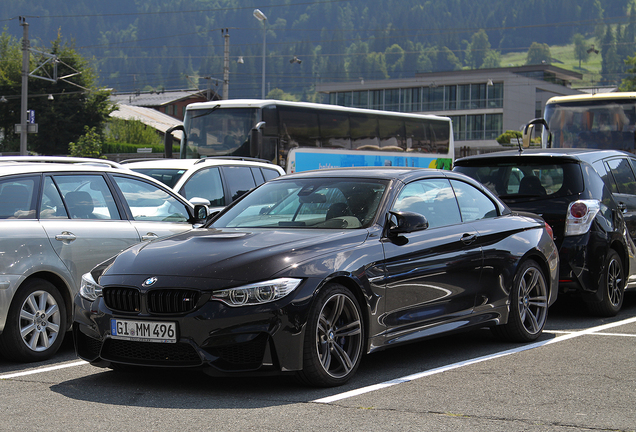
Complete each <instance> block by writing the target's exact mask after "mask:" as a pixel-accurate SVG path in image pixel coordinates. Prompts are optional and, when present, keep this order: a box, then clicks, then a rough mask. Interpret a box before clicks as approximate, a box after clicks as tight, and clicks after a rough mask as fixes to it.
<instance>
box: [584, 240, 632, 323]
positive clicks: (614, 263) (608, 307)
mask: <svg viewBox="0 0 636 432" xmlns="http://www.w3.org/2000/svg"><path fill="white" fill-rule="evenodd" d="M604 268H605V270H604V271H603V276H602V279H601V283H600V285H599V287H598V289H599V290H603V299H602V300H601V301H600V302H588V303H587V308H588V309H589V310H590V312H591V313H593V314H594V315H598V316H602V317H613V316H616V314H617V313H618V312H619V311H620V310H621V308H622V307H623V298H624V297H625V273H624V272H623V263H622V262H621V258H620V256H618V253H616V251H615V250H613V249H610V251H609V252H608V254H607V258H606V259H605V267H604Z"/></svg>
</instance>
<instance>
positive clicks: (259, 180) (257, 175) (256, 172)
mask: <svg viewBox="0 0 636 432" xmlns="http://www.w3.org/2000/svg"><path fill="white" fill-rule="evenodd" d="M251 170H252V175H253V176H254V181H255V182H256V186H259V185H262V184H263V183H265V177H263V173H262V172H261V169H260V168H256V167H253V168H251Z"/></svg>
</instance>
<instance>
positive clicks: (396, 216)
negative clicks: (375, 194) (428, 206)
mask: <svg viewBox="0 0 636 432" xmlns="http://www.w3.org/2000/svg"><path fill="white" fill-rule="evenodd" d="M387 227H388V233H389V235H398V234H407V233H412V232H416V231H422V230H425V229H427V228H428V220H426V216H424V215H421V214H419V213H413V212H396V211H390V212H389V215H388V216H387Z"/></svg>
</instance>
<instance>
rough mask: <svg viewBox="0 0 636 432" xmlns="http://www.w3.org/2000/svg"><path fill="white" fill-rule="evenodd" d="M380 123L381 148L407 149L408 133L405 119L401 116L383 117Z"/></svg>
mask: <svg viewBox="0 0 636 432" xmlns="http://www.w3.org/2000/svg"><path fill="white" fill-rule="evenodd" d="M379 124H380V148H385V149H387V150H389V149H391V150H396V151H403V150H405V149H406V133H405V132H404V120H403V119H401V118H391V117H388V118H386V117H383V118H381V119H380V121H379Z"/></svg>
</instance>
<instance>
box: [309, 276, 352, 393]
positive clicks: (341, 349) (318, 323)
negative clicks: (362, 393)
mask: <svg viewBox="0 0 636 432" xmlns="http://www.w3.org/2000/svg"><path fill="white" fill-rule="evenodd" d="M304 342H305V343H304V348H303V370H302V371H300V372H299V374H298V376H299V379H300V380H301V381H302V382H304V383H306V384H310V385H313V386H318V387H333V386H338V385H342V384H344V383H346V382H347V381H349V379H351V377H352V376H353V375H354V373H355V372H356V370H357V369H358V366H359V365H360V360H361V358H362V353H363V347H364V325H363V321H362V312H361V310H360V306H359V305H358V301H357V300H356V298H355V296H354V295H353V294H352V293H351V291H349V290H348V289H346V288H345V287H344V286H342V285H339V284H329V285H327V286H326V287H325V288H324V289H323V290H322V291H321V292H320V293H319V294H318V297H317V298H316V300H315V302H314V305H313V307H312V309H311V311H310V312H309V319H308V322H307V330H306V333H305V341H304Z"/></svg>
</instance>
